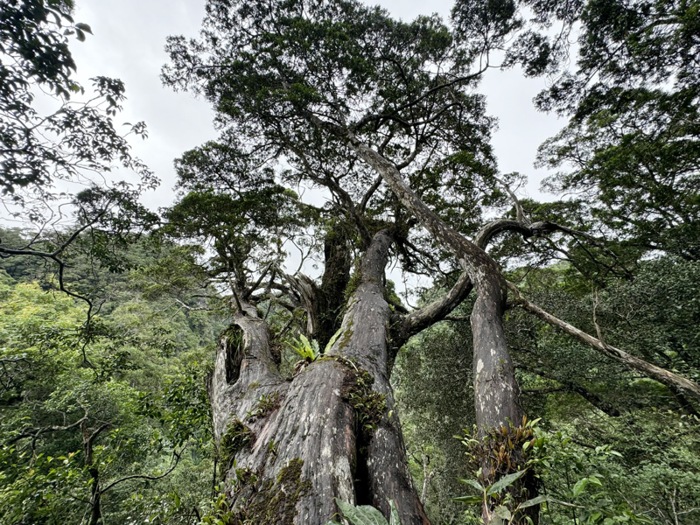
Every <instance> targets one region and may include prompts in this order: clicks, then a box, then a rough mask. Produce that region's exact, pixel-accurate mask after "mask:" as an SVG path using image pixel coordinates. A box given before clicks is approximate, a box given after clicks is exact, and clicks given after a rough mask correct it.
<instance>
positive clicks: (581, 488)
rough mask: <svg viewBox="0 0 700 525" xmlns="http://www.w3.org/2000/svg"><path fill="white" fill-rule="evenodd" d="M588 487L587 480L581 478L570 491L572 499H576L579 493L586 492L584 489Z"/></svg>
mask: <svg viewBox="0 0 700 525" xmlns="http://www.w3.org/2000/svg"><path fill="white" fill-rule="evenodd" d="M587 486H588V478H583V479H580V480H578V481H577V482H576V484H575V485H574V489H573V491H572V493H573V495H574V498H577V497H579V496H580V495H581V493H582V492H583V491H584V490H586V487H587Z"/></svg>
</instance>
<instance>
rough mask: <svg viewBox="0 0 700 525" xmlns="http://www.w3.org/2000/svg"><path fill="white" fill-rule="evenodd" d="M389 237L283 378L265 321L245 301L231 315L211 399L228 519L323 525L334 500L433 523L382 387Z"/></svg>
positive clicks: (379, 239) (378, 240)
mask: <svg viewBox="0 0 700 525" xmlns="http://www.w3.org/2000/svg"><path fill="white" fill-rule="evenodd" d="M391 242H392V241H391V238H390V237H389V235H388V234H386V233H385V232H380V233H378V234H377V235H375V237H374V238H373V240H372V242H371V244H370V247H369V249H368V250H367V252H366V253H365V254H364V256H363V259H362V267H361V278H360V282H359V285H358V287H357V289H356V290H355V291H354V292H353V293H352V296H351V298H350V301H349V304H348V306H347V308H346V311H345V314H344V317H343V321H342V326H341V332H340V334H339V336H338V337H337V339H336V340H335V343H334V344H333V346H332V347H331V348H330V349H329V351H328V352H327V353H326V355H325V356H323V357H321V358H319V359H317V360H316V361H314V362H312V363H309V364H308V365H306V366H305V367H303V368H302V369H301V370H300V371H298V373H297V374H296V375H295V376H294V377H293V378H292V380H291V381H285V380H284V379H283V378H282V377H281V376H280V375H279V373H278V372H277V368H276V364H275V363H274V360H273V359H272V355H271V353H270V335H269V330H268V327H267V324H266V323H265V321H264V320H262V319H261V318H260V317H259V316H258V313H257V312H256V310H255V308H254V307H253V306H252V305H250V304H245V305H242V311H239V312H237V313H236V314H235V315H234V319H233V325H232V328H231V329H229V330H228V331H227V333H226V334H225V335H224V336H223V337H222V341H221V344H220V345H219V349H218V353H217V358H216V364H215V369H214V372H213V375H212V378H211V385H210V397H211V402H212V408H213V418H214V432H215V437H216V440H217V443H218V444H219V450H220V456H221V460H222V461H224V465H223V470H224V475H225V486H226V491H227V500H228V504H229V508H230V511H231V512H232V513H233V515H234V516H236V519H239V520H241V521H242V520H243V519H248V520H251V521H250V522H251V523H252V522H254V523H256V524H260V525H265V524H270V525H272V524H275V525H278V524H279V525H284V524H309V525H314V524H319V525H323V524H325V523H326V522H327V521H328V520H330V519H332V518H333V517H334V516H335V517H337V515H336V514H337V508H336V503H335V498H338V499H341V500H343V501H346V502H349V503H353V504H370V505H374V506H376V507H378V508H380V509H382V511H383V512H384V513H385V515H388V512H389V501H390V500H391V501H393V502H394V503H395V504H396V506H397V508H398V510H399V515H400V517H401V520H402V523H403V524H404V525H418V524H426V525H427V524H428V523H429V522H428V519H427V517H426V515H425V513H424V511H423V507H422V505H421V503H420V501H419V498H418V496H417V494H416V491H415V490H414V487H413V485H412V481H411V477H410V474H409V472H408V468H407V461H406V453H405V448H404V444H403V441H402V437H401V432H400V427H399V422H398V419H397V416H396V413H395V410H393V407H394V400H393V394H392V390H391V386H390V384H389V352H388V347H387V330H388V325H389V315H390V310H389V307H388V304H387V302H386V300H385V299H384V286H385V282H384V268H385V266H386V263H387V258H388V251H389V248H390V245H391ZM263 407H264V408H265V409H264V410H263V409H262V408H263ZM367 407H369V408H367ZM234 523H237V522H236V521H234Z"/></svg>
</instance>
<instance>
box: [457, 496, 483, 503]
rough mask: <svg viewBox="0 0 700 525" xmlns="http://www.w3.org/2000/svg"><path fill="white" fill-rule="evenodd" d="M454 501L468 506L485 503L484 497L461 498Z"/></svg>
mask: <svg viewBox="0 0 700 525" xmlns="http://www.w3.org/2000/svg"><path fill="white" fill-rule="evenodd" d="M454 501H460V502H462V503H466V504H467V505H478V504H480V503H482V502H483V501H484V498H483V496H459V497H458V498H454Z"/></svg>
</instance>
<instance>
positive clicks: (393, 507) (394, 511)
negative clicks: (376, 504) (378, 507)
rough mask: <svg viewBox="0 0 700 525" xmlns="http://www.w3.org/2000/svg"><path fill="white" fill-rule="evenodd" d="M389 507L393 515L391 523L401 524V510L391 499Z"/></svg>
mask: <svg viewBox="0 0 700 525" xmlns="http://www.w3.org/2000/svg"><path fill="white" fill-rule="evenodd" d="M389 508H390V509H391V517H390V519H389V525H401V519H400V518H399V511H398V509H397V508H396V505H395V504H394V502H393V501H389Z"/></svg>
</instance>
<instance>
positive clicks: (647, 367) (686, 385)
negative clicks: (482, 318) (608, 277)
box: [507, 282, 700, 402]
mask: <svg viewBox="0 0 700 525" xmlns="http://www.w3.org/2000/svg"><path fill="white" fill-rule="evenodd" d="M507 286H508V289H509V290H510V291H511V292H512V293H513V295H514V296H515V302H516V303H517V304H518V305H519V306H521V307H522V308H523V309H525V310H526V311H528V312H530V313H531V314H533V315H535V316H536V317H538V318H539V319H541V320H543V321H544V322H546V323H547V324H549V325H551V326H554V327H556V328H558V329H560V330H561V331H563V332H565V333H567V334H569V335H571V336H573V337H574V338H575V339H578V340H579V341H580V342H582V343H584V344H586V345H588V346H590V347H591V348H593V349H594V350H597V351H598V352H600V353H601V354H603V355H605V356H607V357H610V358H612V359H614V360H615V361H617V362H618V363H621V364H623V365H625V366H626V367H627V368H630V369H633V370H637V371H639V372H642V373H643V374H644V375H646V376H647V377H650V378H652V379H655V380H656V381H658V382H660V383H663V384H664V385H666V386H668V387H669V388H670V389H671V390H673V391H681V392H683V393H685V394H688V395H689V396H691V397H692V398H693V399H695V400H696V401H699V402H700V385H698V384H696V383H694V382H693V381H690V380H689V379H686V378H685V377H682V376H679V375H678V374H674V373H673V372H669V371H668V370H666V369H664V368H661V367H658V366H656V365H654V364H651V363H648V362H647V361H644V360H643V359H640V358H638V357H636V356H633V355H631V354H628V353H627V352H625V351H623V350H620V349H619V348H615V347H614V346H611V345H608V344H606V343H604V342H603V341H601V340H600V339H598V338H595V337H593V336H592V335H590V334H587V333H586V332H584V331H582V330H579V329H578V328H576V327H575V326H573V325H571V324H569V323H567V322H566V321H562V320H561V319H559V318H557V317H555V316H553V315H552V314H550V313H549V312H546V311H545V310H543V309H542V308H540V307H539V306H537V305H535V304H533V303H531V302H530V301H528V300H527V299H525V298H524V297H523V296H522V294H521V293H520V290H518V288H517V287H516V286H515V285H514V284H513V283H510V282H508V283H507Z"/></svg>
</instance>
